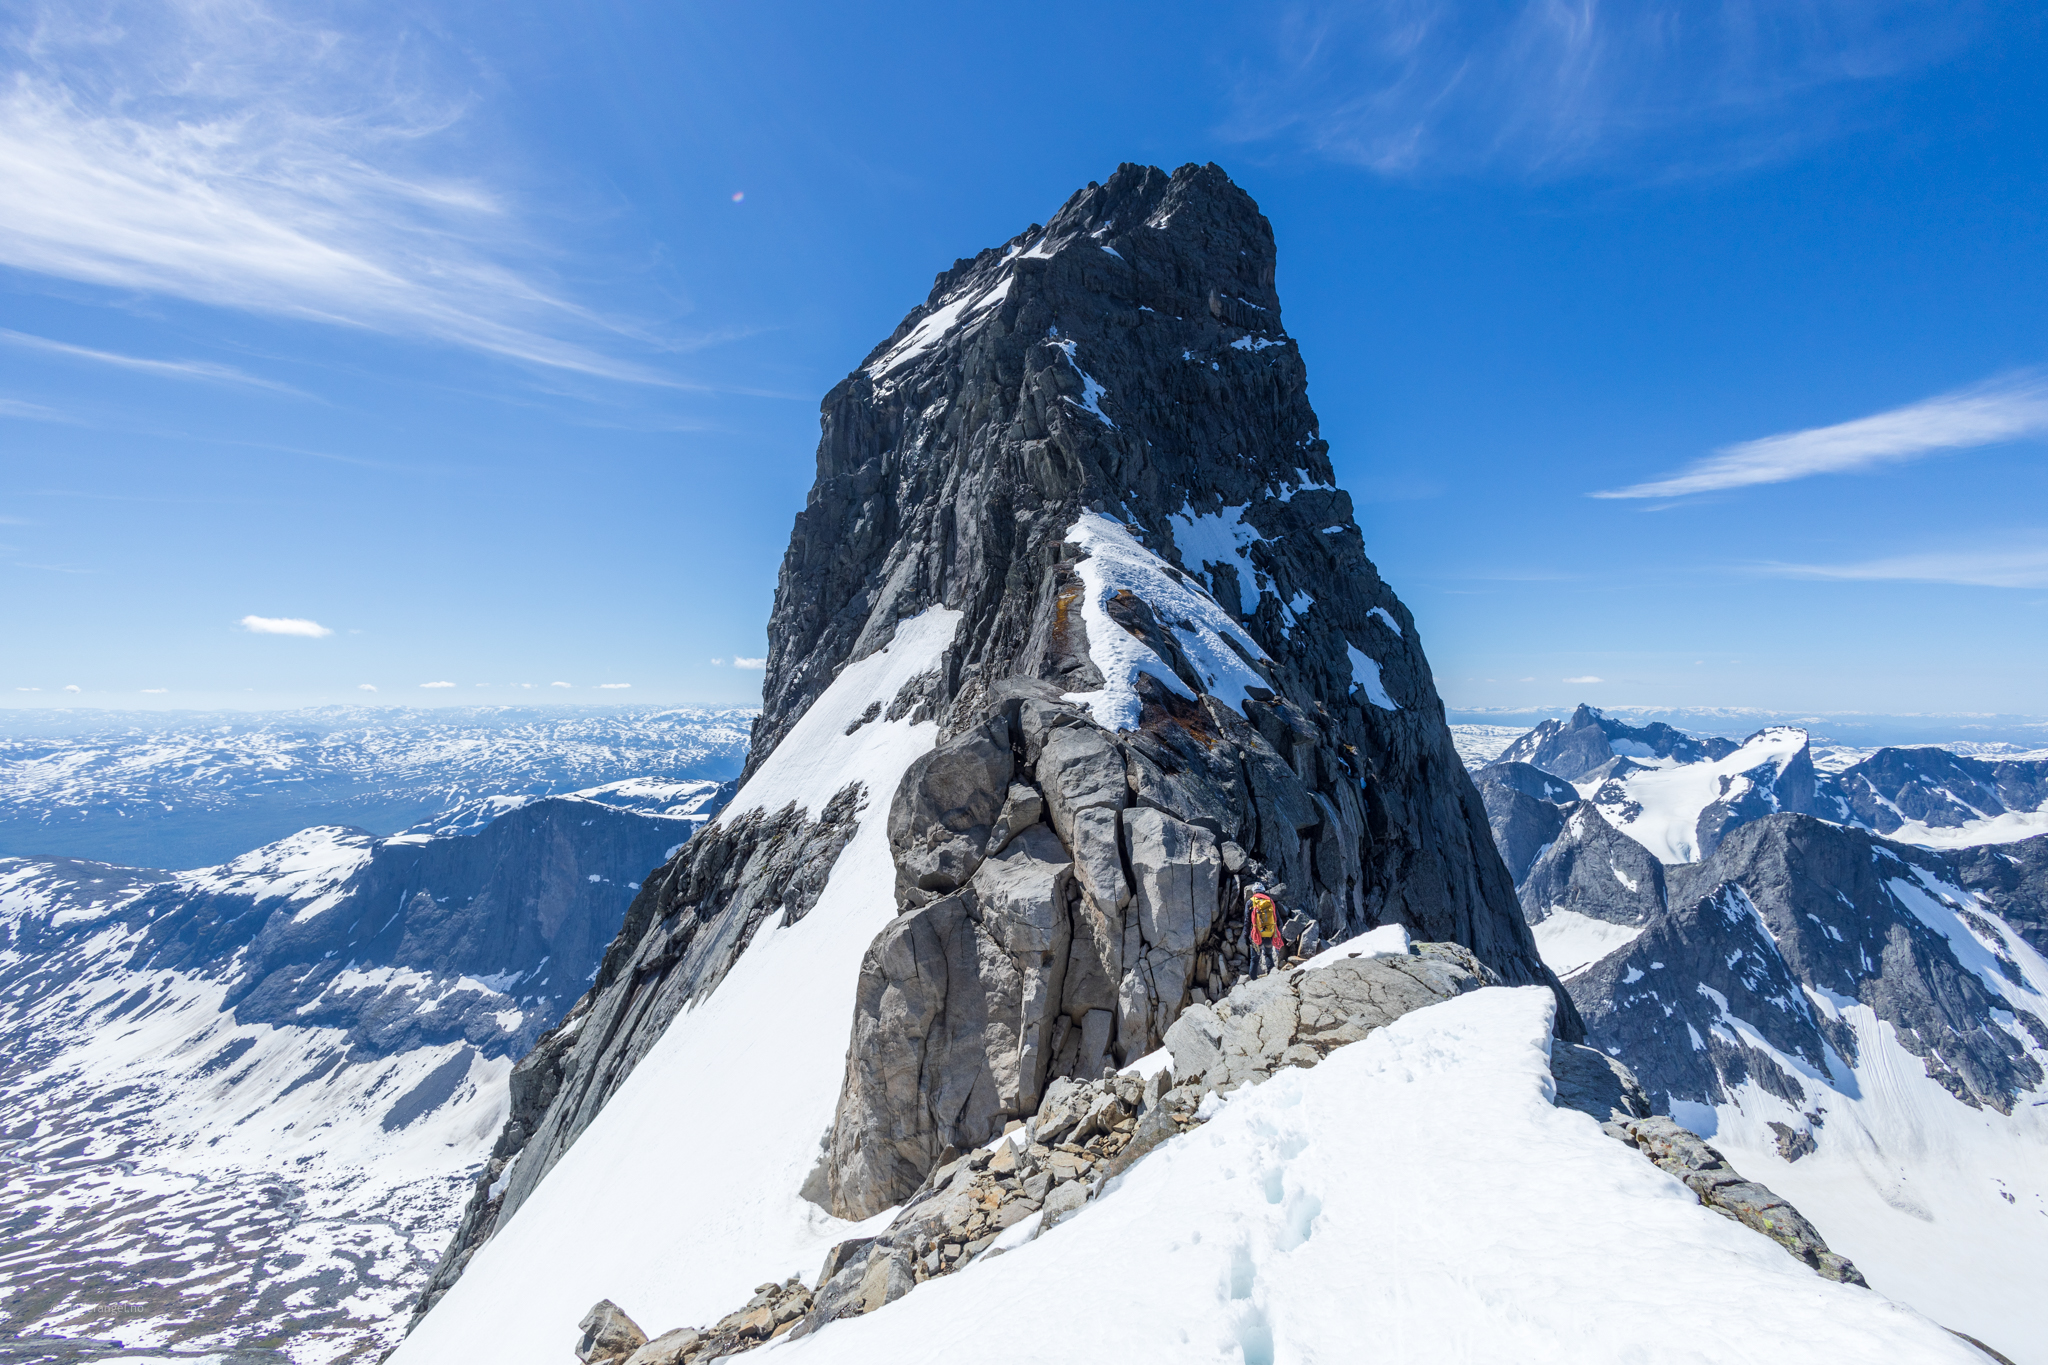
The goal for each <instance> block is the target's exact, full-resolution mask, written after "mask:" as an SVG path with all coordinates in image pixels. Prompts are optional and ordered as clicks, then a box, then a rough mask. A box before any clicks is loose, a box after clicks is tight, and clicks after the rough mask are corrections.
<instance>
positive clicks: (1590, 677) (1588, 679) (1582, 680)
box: [1522, 673, 1607, 683]
mask: <svg viewBox="0 0 2048 1365" xmlns="http://www.w3.org/2000/svg"><path fill="white" fill-rule="evenodd" d="M1522 681H1523V682H1533V681H1535V680H1534V679H1532V678H1524V679H1522ZM1563 681H1565V682H1568V683H1596V682H1606V681H1607V680H1606V679H1605V678H1596V677H1594V676H1593V675H1592V674H1591V673H1588V674H1586V675H1585V676H1584V677H1582V678H1565V679H1563Z"/></svg>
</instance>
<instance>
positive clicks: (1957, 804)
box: [1820, 748, 2048, 834]
mask: <svg viewBox="0 0 2048 1365" xmlns="http://www.w3.org/2000/svg"><path fill="white" fill-rule="evenodd" d="M1827 793H1828V796H1830V797H1831V798H1832V806H1833V809H1829V810H1825V811H1822V812H1820V813H1821V814H1826V815H1831V816H1833V817H1834V818H1836V819H1839V820H1844V821H1849V822H1851V823H1854V824H1859V825H1862V826H1864V827H1865V828H1867V829H1874V830H1876V831H1877V832H1878V833H1879V834H1890V833H1891V832H1892V831H1893V830H1896V829H1897V828H1898V827H1899V826H1900V825H1902V824H1904V823H1905V821H1907V820H1918V821H1919V822H1920V823H1922V824H1924V825H1932V826H1934V827H1935V828H1937V829H1943V828H1953V827H1955V826H1957V825H1962V824H1966V823H1968V822H1969V821H1971V820H1982V819H1985V818H1988V817H1992V816H1998V815H2003V814H2005V813H2006V812H2007V811H2030V810H2039V809H2040V808H2041V806H2042V805H2043V804H2044V803H2048V760H2042V759H2031V760H2027V759H2021V760H2011V759H2008V760H2005V761H2002V762H1994V761H1987V760H1985V759H1981V758H1967V757H1965V756H1963V755H1961V754H1952V753H1950V752H1949V751H1948V750H1946V749H1934V748H1925V749H1879V750H1878V751H1877V752H1876V753H1874V754H1872V755H1871V756H1870V757H1869V758H1866V759H1864V760H1863V761H1862V762H1860V763H1856V764H1852V765H1851V766H1849V767H1847V768H1844V769H1843V770H1842V771H1841V772H1839V773H1836V774H1835V775H1834V777H1833V778H1832V780H1830V781H1829V782H1828V783H1827Z"/></svg>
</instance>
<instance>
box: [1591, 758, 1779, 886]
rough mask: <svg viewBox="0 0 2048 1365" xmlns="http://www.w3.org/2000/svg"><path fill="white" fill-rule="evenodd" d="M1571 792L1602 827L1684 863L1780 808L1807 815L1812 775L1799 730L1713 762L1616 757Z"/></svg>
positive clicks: (1664, 859)
mask: <svg viewBox="0 0 2048 1365" xmlns="http://www.w3.org/2000/svg"><path fill="white" fill-rule="evenodd" d="M1560 776H1562V774H1560ZM1577 786H1578V789H1579V792H1580V794H1581V795H1582V796H1584V797H1585V798H1586V799H1588V800H1590V801H1591V802H1592V803H1593V804H1594V805H1595V806H1597V807H1598V808H1599V810H1600V813H1601V814H1602V815H1604V816H1605V817H1607V822H1608V823H1609V824H1611V825H1613V826H1614V827H1615V828H1616V829H1618V830H1620V831H1622V832H1623V833H1624V834H1627V835H1628V836H1629V837H1630V838H1632V839H1634V840H1635V841H1636V842H1637V843H1639V844H1641V845H1642V846H1643V847H1645V848H1647V849H1649V850H1650V852H1651V853H1653V854H1654V855H1656V857H1657V859H1658V860H1659V861H1661V862H1664V863H1690V862H1697V861H1698V860H1699V859H1701V858H1703V857H1705V856H1706V855H1707V854H1709V853H1712V852H1713V851H1714V849H1715V847H1716V846H1718V845H1719V844H1720V842H1721V839H1722V838H1723V837H1724V836H1725V835H1726V834H1727V832H1728V831H1729V830H1730V829H1733V828H1734V827H1735V826H1737V825H1739V824H1742V823H1744V822H1745V821H1748V820H1754V819H1756V818H1758V817H1759V816H1763V815H1769V814H1772V813H1774V812H1777V811H1781V810H1784V811H1799V812H1801V813H1810V812H1811V811H1812V810H1813V790H1814V772H1813V762H1812V760H1811V759H1810V758H1809V757H1808V756H1807V751H1806V732H1805V731H1804V730H1795V729H1792V728H1791V727H1789V726H1780V727H1773V728H1771V729H1768V730H1760V731H1758V732H1757V733H1756V734H1754V735H1751V736H1750V737H1749V738H1748V739H1746V740H1744V741H1743V742H1742V743H1741V745H1740V746H1738V747H1735V748H1733V749H1732V750H1728V751H1726V752H1723V753H1721V754H1719V755H1717V756H1713V757H1697V758H1692V759H1682V758H1678V757H1663V756H1658V755H1655V754H1644V755H1642V756H1641V757H1636V756H1632V755H1629V754H1627V753H1625V752H1617V754H1616V756H1615V757H1614V758H1611V759H1609V760H1608V761H1607V762H1606V763H1604V764H1602V765H1601V766H1600V767H1598V768H1595V769H1592V770H1590V771H1588V772H1586V773H1584V774H1583V775H1582V776H1581V777H1580V778H1579V779H1578V781H1577Z"/></svg>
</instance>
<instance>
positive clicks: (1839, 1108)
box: [1465, 706, 2048, 1342]
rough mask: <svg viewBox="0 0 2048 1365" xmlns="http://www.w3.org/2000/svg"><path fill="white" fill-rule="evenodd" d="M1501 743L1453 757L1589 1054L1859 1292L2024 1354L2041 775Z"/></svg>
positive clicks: (1795, 755)
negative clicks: (1859, 1286) (1817, 1249)
mask: <svg viewBox="0 0 2048 1365" xmlns="http://www.w3.org/2000/svg"><path fill="white" fill-rule="evenodd" d="M1500 738H1501V736H1500V735H1499V733H1498V731H1497V729H1495V728H1494V727H1486V729H1485V730H1484V732H1482V733H1480V734H1477V735H1473V736H1471V737H1469V738H1468V739H1467V740H1466V742H1465V747H1466V750H1467V754H1468V757H1467V762H1468V764H1470V763H1471V762H1472V758H1473V757H1474V756H1478V755H1479V754H1481V753H1482V752H1483V753H1484V754H1486V755H1489V756H1488V757H1485V758H1484V759H1483V761H1482V762H1480V763H1479V764H1477V765H1475V766H1476V771H1474V773H1473V776H1474V779H1475V781H1476V782H1477V784H1478V787H1479V790H1480V793H1481V796H1482V798H1483V799H1484V801H1485V803H1486V808H1487V813H1488V818H1489V822H1490V824H1491V825H1492V828H1493V833H1494V841H1495V844H1496V846H1497V847H1498V848H1499V850H1500V852H1501V856H1502V858H1503V860H1504V861H1505V862H1506V863H1507V865H1508V870H1509V872H1510V874H1511V875H1512V876H1513V877H1514V879H1515V882H1516V887H1517V892H1518V895H1519V898H1520V901H1521V905H1522V910H1523V914H1524V917H1525V918H1526V919H1527V920H1528V921H1529V923H1530V925H1531V927H1532V929H1533V931H1534V933H1535V936H1536V941H1537V945H1538V947H1539V949H1540V950H1541V952H1542V953H1543V956H1544V960H1545V962H1546V963H1547V964H1548V965H1549V966H1550V967H1551V968H1552V969H1553V970H1554V971H1556V972H1557V973H1558V974H1559V976H1560V977H1562V978H1563V980H1564V983H1565V987H1566V989H1567V990H1568V991H1569V992H1570V994H1571V996H1572V999H1573V1001H1574V1002H1575V1003H1576V1004H1577V1005H1578V1008H1579V1011H1580V1013H1581V1014H1582V1015H1583V1016H1584V1018H1585V1020H1586V1027H1587V1041H1588V1042H1590V1043H1593V1044H1594V1045H1596V1046H1598V1047H1600V1048H1602V1049H1603V1050H1605V1051H1607V1052H1608V1053H1609V1054H1611V1055H1613V1056H1615V1057H1618V1058H1620V1059H1621V1060H1623V1061H1624V1062H1626V1063H1627V1064H1628V1065H1629V1066H1630V1067H1632V1068H1633V1069H1634V1070H1635V1071H1636V1073H1637V1075H1638V1076H1639V1077H1640V1078H1641V1080H1642V1082H1643V1085H1644V1087H1645V1088H1646V1089H1647V1090H1648V1091H1649V1092H1650V1095H1651V1098H1652V1102H1653V1103H1654V1104H1655V1105H1656V1107H1657V1109H1658V1110H1659V1111H1660V1112H1669V1113H1670V1114H1672V1115H1673V1116H1674V1117H1675V1118H1677V1119H1678V1120H1679V1121H1680V1122H1682V1123H1684V1124H1685V1125H1686V1126H1688V1127H1690V1128H1692V1129H1693V1130H1695V1131H1697V1132H1699V1133H1702V1134H1705V1135H1707V1136H1710V1137H1712V1138H1713V1140H1714V1142H1715V1143H1716V1145H1717V1146H1719V1147H1720V1148H1722V1149H1723V1150H1724V1151H1726V1152H1727V1153H1728V1154H1729V1156H1730V1157H1731V1159H1733V1160H1735V1161H1736V1162H1737V1163H1738V1164H1739V1165H1740V1166H1741V1168H1742V1169H1743V1170H1744V1171H1745V1172H1752V1173H1757V1174H1758V1175H1759V1176H1760V1178H1767V1179H1768V1181H1769V1183H1770V1185H1771V1186H1772V1187H1773V1188H1774V1189H1777V1190H1779V1191H1780V1192H1782V1193H1783V1194H1785V1195H1786V1196H1788V1197H1789V1198H1791V1199H1792V1200H1793V1201H1794V1202H1795V1203H1796V1204H1797V1205H1798V1206H1799V1207H1800V1208H1801V1209H1802V1210H1804V1211H1805V1212H1806V1213H1807V1214H1808V1215H1809V1216H1811V1217H1814V1218H1815V1219H1817V1220H1818V1221H1819V1223H1820V1224H1821V1225H1823V1226H1825V1227H1826V1228H1827V1230H1828V1236H1829V1238H1830V1239H1832V1240H1831V1244H1832V1245H1833V1246H1835V1247H1836V1249H1838V1250H1840V1251H1842V1252H1843V1253H1844V1254H1846V1255H1849V1256H1851V1257H1852V1258H1854V1259H1855V1261H1856V1262H1857V1264H1858V1265H1859V1266H1860V1267H1861V1268H1862V1269H1863V1270H1864V1272H1865V1273H1866V1274H1868V1275H1869V1276H1870V1279H1871V1282H1872V1283H1873V1284H1876V1285H1879V1286H1880V1287H1882V1288H1885V1289H1886V1290H1887V1292H1891V1293H1896V1294H1899V1295H1901V1296H1903V1297H1905V1298H1908V1299H1909V1300H1911V1301H1912V1302H1913V1303H1914V1304H1915V1305H1916V1306H1919V1307H1921V1308H1923V1309H1925V1310H1926V1311H1928V1312H1930V1313H1933V1314H1934V1315H1935V1316H1936V1317H1938V1318H1941V1317H1946V1319H1947V1320H1951V1321H1970V1322H1985V1323H1992V1324H1999V1325H2000V1326H2001V1331H2003V1332H2004V1333H2006V1335H2005V1336H2004V1339H2005V1340H2008V1341H2014V1342H2019V1341H2026V1340H2029V1339H2031V1338H2033V1337H2034V1336H2035V1335H2037V1332H2036V1329H2037V1328H2038V1326H2039V1322H2038V1319H2037V1317H2036V1316H2034V1315H2033V1314H2032V1310H2031V1309H2029V1308H2028V1307H2027V1306H2026V1305H2025V1304H2024V1303H2022V1302H2020V1301H2019V1300H2018V1299H2016V1298H2015V1297H2014V1296H2013V1295H2012V1294H2011V1293H2010V1292H2009V1286H2010V1273H2009V1271H2010V1267H2011V1266H2013V1265H2017V1264H2025V1263H2028V1261H2029V1260H2030V1259H2038V1255H2039V1248H2040V1247H2041V1246H2042V1245H2043V1244H2044V1241H2048V1221H2044V1220H2048V754H2033V755H2024V754H2022V755H2017V756H2016V755H2014V754H2013V753H2012V752H2011V751H2010V748H2009V746H2005V745H1997V746H1994V745H1989V744H1982V743H1970V744H1967V747H1969V748H1973V749H1976V750H1977V751H1978V752H1977V754H1976V755H1972V754H1969V753H1959V752H1956V751H1955V750H1954V749H1951V748H1946V747H1917V748H1880V749H1876V750H1864V751H1861V752H1860V753H1843V752H1841V751H1840V750H1837V751H1835V752H1834V753H1832V754H1830V755H1829V756H1828V761H1826V762H1825V763H1817V762H1816V761H1815V758H1814V755H1813V752H1812V748H1811V746H1810V744H1809V742H1808V737H1807V734H1806V732H1805V731H1803V730H1800V729H1798V728H1795V727H1789V726H1769V727H1765V728H1763V729H1760V730H1758V731H1756V732H1755V733H1753V734H1750V735H1748V736H1746V737H1744V738H1742V739H1740V740H1736V739H1732V738H1728V737H1724V736H1713V735H1696V734H1688V733H1685V732H1683V731H1681V730H1679V729H1676V728H1674V727H1672V726H1670V725H1668V724H1665V723H1661V722H1650V723H1648V724H1633V723H1630V722H1629V721H1625V720H1621V719H1617V718H1616V717H1613V716H1610V715H1606V714H1604V713H1602V712H1600V711H1597V710H1595V709H1593V708H1591V707H1586V706H1581V707H1580V708H1578V709H1577V710H1576V711H1575V712H1574V713H1573V714H1572V715H1571V716H1569V717H1567V718H1562V719H1559V718H1552V719H1549V720H1546V721H1544V722H1543V723H1542V724H1540V725H1538V726H1536V727H1535V728H1533V729H1531V730H1529V731H1527V732H1526V733H1524V734H1522V735H1520V736H1518V737H1515V738H1513V739H1511V740H1509V741H1508V742H1506V743H1500V742H1499V740H1500ZM1957 747H1965V746H1963V745H1959V746H1957ZM1987 750H1989V751H1991V752H1990V753H1987V752H1986V751H1987Z"/></svg>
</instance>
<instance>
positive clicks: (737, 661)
mask: <svg viewBox="0 0 2048 1365" xmlns="http://www.w3.org/2000/svg"><path fill="white" fill-rule="evenodd" d="M732 666H733V667H734V668H766V667H767V666H768V661H767V660H766V659H749V658H748V657H746V655H744V654H735V655H734V656H733V660H732Z"/></svg>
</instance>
